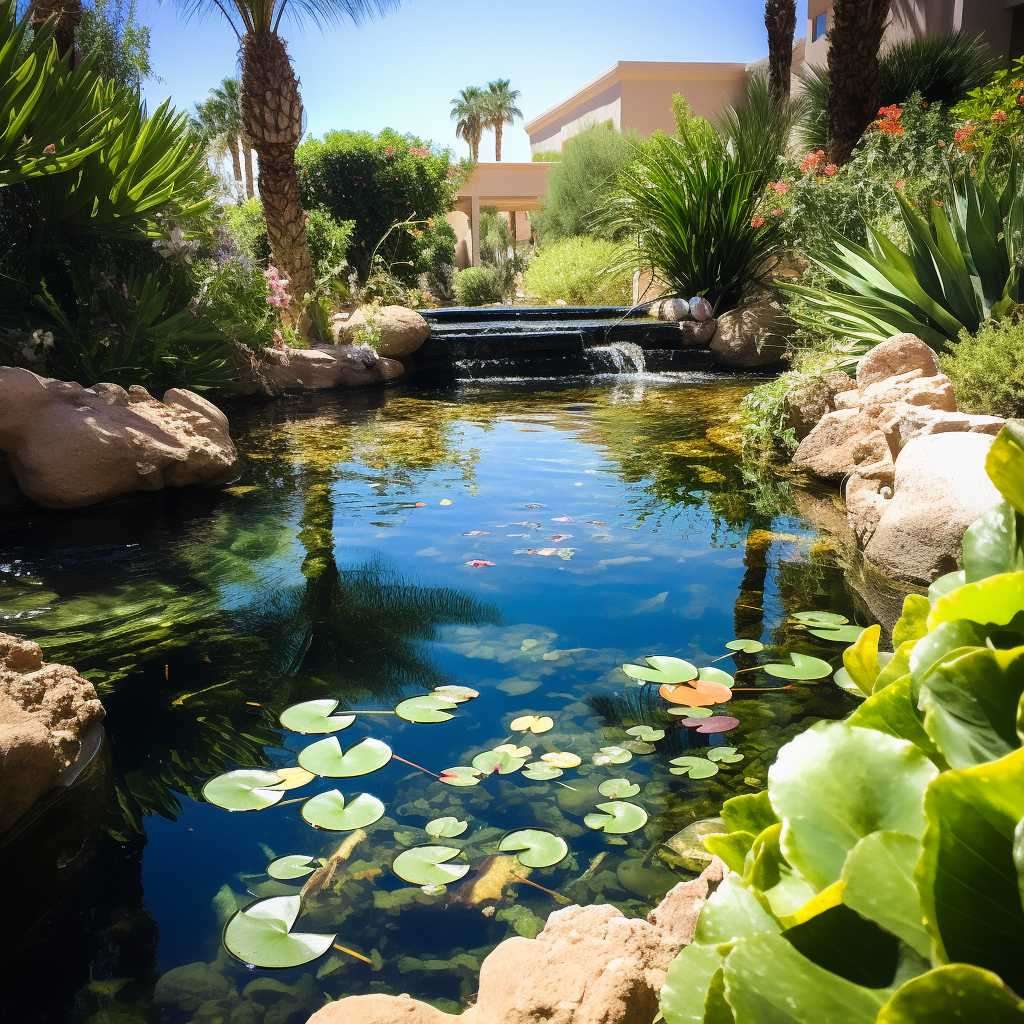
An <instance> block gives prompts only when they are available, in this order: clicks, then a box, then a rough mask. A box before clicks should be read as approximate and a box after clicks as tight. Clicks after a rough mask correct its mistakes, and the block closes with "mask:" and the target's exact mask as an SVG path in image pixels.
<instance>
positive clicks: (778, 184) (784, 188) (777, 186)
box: [768, 181, 789, 195]
mask: <svg viewBox="0 0 1024 1024" xmlns="http://www.w3.org/2000/svg"><path fill="white" fill-rule="evenodd" d="M768 187H769V188H770V189H771V190H772V191H773V192H780V193H781V194H782V195H785V194H786V193H787V192H788V191H789V184H788V183H787V182H785V181H773V182H772V183H771V185H769V186H768Z"/></svg>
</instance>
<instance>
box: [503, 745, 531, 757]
mask: <svg viewBox="0 0 1024 1024" xmlns="http://www.w3.org/2000/svg"><path fill="white" fill-rule="evenodd" d="M494 749H495V750H498V751H501V752H503V753H506V754H508V756H509V757H530V756H532V754H533V751H532V750H531V749H530V748H529V747H520V746H518V745H517V744H515V743H502V744H501V746H500V747H495V748H494Z"/></svg>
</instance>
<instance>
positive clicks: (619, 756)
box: [591, 747, 633, 764]
mask: <svg viewBox="0 0 1024 1024" xmlns="http://www.w3.org/2000/svg"><path fill="white" fill-rule="evenodd" d="M632 757H633V755H632V754H631V753H630V752H629V751H628V750H626V748H625V747H602V748H601V749H600V751H599V752H598V753H596V754H594V756H593V758H592V759H591V760H593V762H594V764H625V763H626V762H627V761H629V760H630V759H631V758H632Z"/></svg>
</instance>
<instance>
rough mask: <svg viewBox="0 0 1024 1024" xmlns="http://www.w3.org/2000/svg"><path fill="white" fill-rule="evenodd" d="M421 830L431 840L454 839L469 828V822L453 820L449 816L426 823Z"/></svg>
mask: <svg viewBox="0 0 1024 1024" xmlns="http://www.w3.org/2000/svg"><path fill="white" fill-rule="evenodd" d="M423 828H424V831H425V832H426V833H427V835H428V836H430V837H431V838H432V839H454V838H455V837H456V836H461V835H462V833H463V832H465V831H466V829H467V828H469V822H468V821H461V820H460V819H459V818H453V817H451V816H450V815H449V816H447V817H444V818H435V819H434V820H433V821H428V822H427V823H426V825H424V826H423Z"/></svg>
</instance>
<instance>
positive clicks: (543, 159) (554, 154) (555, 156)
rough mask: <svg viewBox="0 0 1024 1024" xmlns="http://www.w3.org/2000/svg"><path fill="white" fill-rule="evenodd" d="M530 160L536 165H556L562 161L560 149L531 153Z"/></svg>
mask: <svg viewBox="0 0 1024 1024" xmlns="http://www.w3.org/2000/svg"><path fill="white" fill-rule="evenodd" d="M530 159H531V160H533V161H534V162H535V163H548V164H556V163H558V161H559V160H561V159H562V151H561V150H560V149H542V150H541V151H540V152H539V153H531V154H530Z"/></svg>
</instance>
